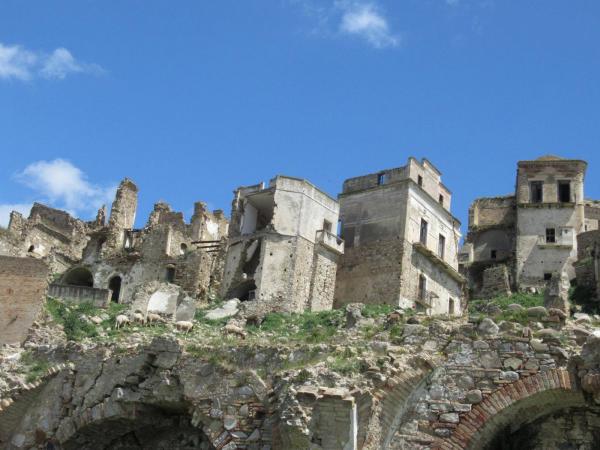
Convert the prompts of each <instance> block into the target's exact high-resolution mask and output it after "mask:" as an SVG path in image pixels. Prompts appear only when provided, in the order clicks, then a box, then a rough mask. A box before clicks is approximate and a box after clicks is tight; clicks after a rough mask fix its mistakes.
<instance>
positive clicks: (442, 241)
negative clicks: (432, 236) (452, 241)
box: [438, 234, 446, 259]
mask: <svg viewBox="0 0 600 450" xmlns="http://www.w3.org/2000/svg"><path fill="white" fill-rule="evenodd" d="M445 251H446V237H445V236H443V235H441V234H440V237H439V239H438V256H439V257H440V258H442V259H444V253H445Z"/></svg>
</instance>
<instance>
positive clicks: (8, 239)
mask: <svg viewBox="0 0 600 450" xmlns="http://www.w3.org/2000/svg"><path fill="white" fill-rule="evenodd" d="M102 224H103V223H101V222H100V221H99V219H98V220H96V221H92V222H84V221H82V220H79V219H76V218H74V217H72V216H71V215H70V214H69V213H67V212H65V211H61V210H58V209H54V208H50V207H48V206H45V205H42V204H40V203H34V204H33V207H32V208H31V212H30V214H29V217H28V218H27V219H26V218H24V217H23V215H22V214H21V213H18V212H16V211H13V212H12V213H11V215H10V222H9V225H8V229H7V230H5V231H4V232H3V234H2V236H1V238H0V255H6V256H19V257H25V256H28V257H32V258H36V259H42V260H44V261H45V262H46V263H47V264H48V265H49V266H50V271H51V272H52V273H60V272H63V271H65V270H66V269H67V268H69V267H71V266H72V265H73V264H74V263H75V262H77V261H78V260H79V259H81V255H82V253H83V249H84V248H85V246H86V245H87V241H88V237H87V236H88V233H90V232H92V231H93V230H95V229H97V228H99V227H100V226H101V225H102Z"/></svg>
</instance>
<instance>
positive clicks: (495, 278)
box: [475, 264, 511, 299]
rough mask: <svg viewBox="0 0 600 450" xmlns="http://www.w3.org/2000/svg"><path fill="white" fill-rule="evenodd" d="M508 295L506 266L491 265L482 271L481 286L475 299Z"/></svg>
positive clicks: (508, 282) (508, 284)
mask: <svg viewBox="0 0 600 450" xmlns="http://www.w3.org/2000/svg"><path fill="white" fill-rule="evenodd" d="M510 294H511V290H510V280H509V276H508V267H507V266H506V264H497V265H493V266H490V267H488V268H486V269H485V270H484V271H483V284H482V287H481V290H480V291H479V292H478V293H477V294H476V295H475V297H477V298H487V299H489V298H494V297H498V296H507V295H510Z"/></svg>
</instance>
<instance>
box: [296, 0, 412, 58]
mask: <svg viewBox="0 0 600 450" xmlns="http://www.w3.org/2000/svg"><path fill="white" fill-rule="evenodd" d="M289 1H290V2H291V3H292V4H294V5H296V6H299V7H300V8H301V10H302V12H303V13H304V15H305V16H307V17H308V18H309V19H310V20H311V21H312V22H314V28H313V29H312V30H311V33H310V34H312V35H317V36H325V37H349V36H351V37H355V38H359V39H362V40H363V41H364V42H366V43H367V44H369V45H370V46H372V47H374V48H378V49H382V48H389V47H397V46H399V45H400V43H401V38H400V35H399V34H398V33H395V32H393V31H392V29H391V26H390V24H389V19H388V17H387V16H386V14H385V12H384V11H383V9H382V8H381V7H380V6H379V5H378V4H377V3H376V1H375V0H333V1H329V2H323V1H321V2H315V1H314V0H289Z"/></svg>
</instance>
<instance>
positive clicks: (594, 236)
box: [574, 230, 600, 300]
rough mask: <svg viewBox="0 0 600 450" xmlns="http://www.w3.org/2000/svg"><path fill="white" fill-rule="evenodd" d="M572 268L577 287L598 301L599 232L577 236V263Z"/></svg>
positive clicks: (599, 291)
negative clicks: (573, 268)
mask: <svg viewBox="0 0 600 450" xmlns="http://www.w3.org/2000/svg"><path fill="white" fill-rule="evenodd" d="M574 266H575V274H576V277H577V286H578V287H580V288H583V289H585V290H586V291H587V292H589V293H590V294H591V295H592V296H593V297H594V298H595V299H596V300H600V230H593V231H587V232H585V233H581V234H579V235H578V236H577V262H576V263H575V264H574Z"/></svg>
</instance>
